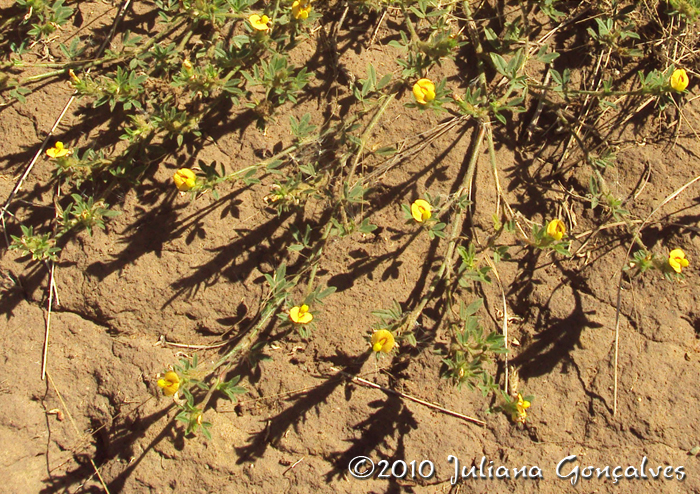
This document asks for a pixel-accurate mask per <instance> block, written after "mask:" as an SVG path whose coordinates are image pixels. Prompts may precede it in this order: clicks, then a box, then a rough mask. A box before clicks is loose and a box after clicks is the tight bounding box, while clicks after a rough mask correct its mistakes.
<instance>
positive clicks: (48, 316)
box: [41, 262, 56, 381]
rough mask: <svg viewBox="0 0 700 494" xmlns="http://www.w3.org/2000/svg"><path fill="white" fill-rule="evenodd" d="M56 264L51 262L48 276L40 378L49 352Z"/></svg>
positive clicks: (43, 375)
mask: <svg viewBox="0 0 700 494" xmlns="http://www.w3.org/2000/svg"><path fill="white" fill-rule="evenodd" d="M55 270H56V265H55V264H54V263H53V262H51V276H50V278H49V312H48V314H46V331H44V351H43V353H42V356H41V380H42V381H43V380H45V379H46V359H47V357H48V354H49V334H50V332H51V306H52V305H53V295H54V293H55V292H54V290H53V289H52V287H53V286H54V272H55Z"/></svg>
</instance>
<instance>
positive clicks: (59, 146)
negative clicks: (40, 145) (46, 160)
mask: <svg viewBox="0 0 700 494" xmlns="http://www.w3.org/2000/svg"><path fill="white" fill-rule="evenodd" d="M71 153H72V151H71V150H70V149H66V148H64V147H63V143H62V142H61V141H57V142H56V144H54V146H53V147H52V148H50V149H47V150H46V154H47V155H48V156H49V157H50V158H63V157H64V156H68V155H69V154H71Z"/></svg>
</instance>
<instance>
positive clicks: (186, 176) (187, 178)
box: [173, 168, 197, 192]
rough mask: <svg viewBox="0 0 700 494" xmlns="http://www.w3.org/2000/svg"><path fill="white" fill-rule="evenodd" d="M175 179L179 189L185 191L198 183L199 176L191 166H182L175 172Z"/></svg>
mask: <svg viewBox="0 0 700 494" xmlns="http://www.w3.org/2000/svg"><path fill="white" fill-rule="evenodd" d="M173 180H174V181H175V186H176V187H177V190H180V191H183V192H185V191H187V190H190V189H191V188H192V187H194V186H195V185H196V183H197V177H196V176H195V174H194V172H193V171H192V170H190V169H189V168H180V169H179V170H178V171H176V172H175V175H173Z"/></svg>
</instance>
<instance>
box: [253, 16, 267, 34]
mask: <svg viewBox="0 0 700 494" xmlns="http://www.w3.org/2000/svg"><path fill="white" fill-rule="evenodd" d="M248 22H250V25H251V26H253V29H255V30H257V31H268V30H269V29H270V18H269V17H268V16H266V15H264V14H263V15H262V16H259V15H258V14H253V15H251V16H250V17H248Z"/></svg>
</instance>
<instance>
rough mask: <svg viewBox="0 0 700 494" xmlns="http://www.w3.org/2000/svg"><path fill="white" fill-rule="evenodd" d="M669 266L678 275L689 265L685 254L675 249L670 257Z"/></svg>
mask: <svg viewBox="0 0 700 494" xmlns="http://www.w3.org/2000/svg"><path fill="white" fill-rule="evenodd" d="M668 264H669V266H671V267H672V268H673V270H674V271H675V272H676V273H680V272H681V271H682V270H683V268H685V267H687V266H688V264H689V263H688V259H686V258H685V252H683V251H682V250H681V249H673V250H672V251H671V252H670V253H669V255H668Z"/></svg>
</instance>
